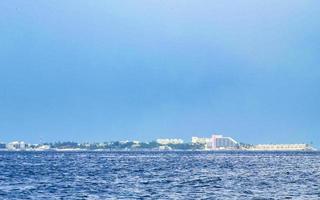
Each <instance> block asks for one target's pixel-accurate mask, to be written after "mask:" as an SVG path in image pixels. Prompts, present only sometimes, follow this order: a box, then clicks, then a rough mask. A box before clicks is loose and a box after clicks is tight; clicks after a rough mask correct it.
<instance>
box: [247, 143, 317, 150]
mask: <svg viewBox="0 0 320 200" xmlns="http://www.w3.org/2000/svg"><path fill="white" fill-rule="evenodd" d="M311 149H312V147H310V146H309V145H308V144H258V145H253V146H252V147H251V148H250V149H249V150H254V151H304V150H311Z"/></svg>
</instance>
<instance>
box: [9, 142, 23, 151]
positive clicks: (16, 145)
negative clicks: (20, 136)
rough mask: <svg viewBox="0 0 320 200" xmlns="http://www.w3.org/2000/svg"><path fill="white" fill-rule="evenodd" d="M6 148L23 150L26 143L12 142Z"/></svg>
mask: <svg viewBox="0 0 320 200" xmlns="http://www.w3.org/2000/svg"><path fill="white" fill-rule="evenodd" d="M6 147H7V149H8V150H25V149H26V143H25V142H22V141H14V142H10V143H8V144H7V145H6Z"/></svg>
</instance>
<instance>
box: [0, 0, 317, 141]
mask: <svg viewBox="0 0 320 200" xmlns="http://www.w3.org/2000/svg"><path fill="white" fill-rule="evenodd" d="M0 9H1V12H0V140H1V141H10V140H17V139H18V140H26V141H29V142H41V141H59V140H60V141H66V140H72V141H79V142H82V141H111V140H125V139H129V140H133V139H136V140H142V141H144V140H153V139H156V138H159V137H175V138H176V137H179V138H183V139H185V140H190V138H191V136H209V135H211V134H212V133H220V134H225V135H228V136H232V137H234V138H235V139H237V140H239V141H242V142H248V143H300V142H307V143H309V142H313V143H314V144H315V145H316V146H320V139H319V138H320V137H319V136H320V135H319V133H320V106H319V102H320V68H319V64H320V55H319V53H320V20H319V19H320V2H319V1H298V0H284V1H278V0H277V1H276V0H270V1H254V0H251V1H249V0H236V1H228V0H227V1H226V0H214V1H211V0H210V1H209V0H208V1H204V0H200V1H199V0H198V1H180V0H179V1H177V0H173V1H172V0H171V1H166V0H161V1H160V0H155V1H150V0H138V1H131V0H130V1H129V0H128V1H126V0H124V1H118V0H110V1H102V0H97V1H84V0H83V1H82V0H70V1H53V0H48V1H35V0H29V1H22V0H20V1H17V0H11V1H1V2H0Z"/></svg>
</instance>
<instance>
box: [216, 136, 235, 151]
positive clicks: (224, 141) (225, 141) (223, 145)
mask: <svg viewBox="0 0 320 200" xmlns="http://www.w3.org/2000/svg"><path fill="white" fill-rule="evenodd" d="M211 141H212V149H213V150H223V149H237V148H238V147H239V143H238V142H237V141H235V140H234V139H233V138H231V137H224V136H223V135H212V138H211Z"/></svg>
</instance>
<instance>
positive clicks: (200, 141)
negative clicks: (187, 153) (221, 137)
mask: <svg viewBox="0 0 320 200" xmlns="http://www.w3.org/2000/svg"><path fill="white" fill-rule="evenodd" d="M191 143H192V144H193V145H201V146H203V147H204V149H211V147H212V140H211V138H202V137H192V138H191Z"/></svg>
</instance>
